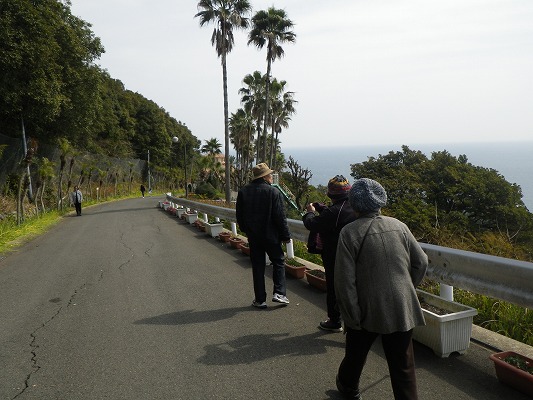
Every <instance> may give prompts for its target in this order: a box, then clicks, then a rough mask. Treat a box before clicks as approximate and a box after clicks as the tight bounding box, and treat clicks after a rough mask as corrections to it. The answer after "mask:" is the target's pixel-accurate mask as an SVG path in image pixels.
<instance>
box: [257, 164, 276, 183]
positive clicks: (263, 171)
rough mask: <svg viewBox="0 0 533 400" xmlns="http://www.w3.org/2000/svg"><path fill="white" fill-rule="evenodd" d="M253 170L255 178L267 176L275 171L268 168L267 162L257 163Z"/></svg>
mask: <svg viewBox="0 0 533 400" xmlns="http://www.w3.org/2000/svg"><path fill="white" fill-rule="evenodd" d="M252 172H253V174H254V180H256V179H259V178H262V177H264V176H267V175H269V174H271V173H272V172H274V171H272V170H271V169H270V168H268V165H266V163H260V164H257V165H256V166H255V167H253V169H252Z"/></svg>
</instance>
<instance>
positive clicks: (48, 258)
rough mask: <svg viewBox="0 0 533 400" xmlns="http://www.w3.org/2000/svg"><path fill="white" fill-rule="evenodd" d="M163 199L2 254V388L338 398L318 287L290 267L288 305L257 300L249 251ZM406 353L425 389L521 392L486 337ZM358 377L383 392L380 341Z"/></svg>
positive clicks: (106, 207) (18, 395) (85, 219)
mask: <svg viewBox="0 0 533 400" xmlns="http://www.w3.org/2000/svg"><path fill="white" fill-rule="evenodd" d="M158 200H159V199H158V198H144V199H142V198H139V199H131V200H125V201H120V202H114V203H108V204H103V205H100V206H97V207H90V208H85V209H84V210H83V215H82V216H81V217H76V216H69V217H66V218H64V220H63V221H62V222H61V223H60V224H58V225H57V226H56V227H54V228H53V229H52V230H51V231H49V232H48V233H46V234H45V235H43V236H41V237H39V238H37V239H35V240H33V241H31V242H30V243H28V244H26V245H24V246H23V247H21V248H20V249H19V250H18V251H17V252H15V253H12V254H10V255H8V256H7V257H5V258H4V259H2V260H1V261H0V400H7V399H21V400H22V399H91V400H92V399H117V400H118V399H129V400H132V399H165V400H170V399H184V400H185V399H257V400H261V399H272V400H281V399H296V400H299V399H302V400H303V399H305V400H312V399H340V398H341V397H340V396H339V394H338V393H337V392H336V390H335V374H336V370H337V367H338V365H339V363H340V361H341V359H342V356H343V351H344V336H343V335H342V334H328V333H325V332H322V331H320V330H318V329H317V328H316V327H317V324H318V322H319V321H320V320H321V319H323V318H324V317H325V311H324V310H325V294H323V293H321V292H318V291H316V290H315V289H313V288H311V287H309V285H308V284H307V283H306V282H305V280H294V279H290V278H288V293H287V295H288V297H289V299H290V301H291V304H290V305H289V306H287V307H283V306H279V305H276V304H275V303H269V308H268V309H266V310H257V309H254V308H252V307H251V306H250V304H251V301H252V299H253V291H252V277H251V269H250V266H249V261H248V259H247V257H246V256H244V255H242V254H241V253H240V252H238V251H237V250H232V249H230V248H229V247H228V246H227V245H225V244H223V243H221V242H219V241H218V240H215V239H213V238H210V237H208V236H207V235H205V234H204V233H201V232H199V231H197V230H195V229H194V228H193V227H191V226H190V225H186V224H184V223H182V222H179V220H178V219H176V218H175V217H172V216H170V215H169V214H168V213H165V212H164V211H162V210H161V209H160V208H158V207H157V201H158ZM271 288H272V283H271V280H270V279H267V291H270V290H271ZM415 352H416V361H417V367H418V370H417V371H418V380H419V390H420V398H421V399H428V400H429V399H431V400H440V399H451V398H453V399H454V400H462V399H483V400H500V399H518V400H522V399H526V398H527V397H526V396H524V395H521V394H520V393H518V392H516V391H514V390H512V389H509V388H507V387H505V386H503V385H501V384H500V383H499V382H498V381H497V380H496V378H495V375H494V371H493V366H492V363H490V361H489V360H488V356H489V354H490V353H491V351H490V350H488V349H486V348H483V347H481V346H477V345H476V344H472V345H471V347H470V349H469V350H468V352H467V354H465V355H462V356H459V355H452V356H451V357H449V358H446V359H440V358H438V357H436V356H434V355H433V353H432V352H431V350H429V349H427V348H425V347H424V346H422V345H418V344H416V346H415ZM362 389H363V396H364V399H365V400H369V399H380V400H381V399H391V398H392V391H391V388H390V383H389V377H388V371H387V368H386V362H385V360H384V358H383V352H382V350H381V346H380V344H379V343H377V344H376V345H375V346H374V349H373V351H372V352H371V354H370V356H369V359H368V362H367V366H366V368H365V370H364V375H363V379H362Z"/></svg>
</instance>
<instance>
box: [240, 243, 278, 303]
mask: <svg viewBox="0 0 533 400" xmlns="http://www.w3.org/2000/svg"><path fill="white" fill-rule="evenodd" d="M248 244H249V245H250V261H251V262H252V274H253V280H254V293H255V301H257V302H259V303H262V302H264V301H266V290H265V268H266V256H265V254H268V258H270V261H271V262H272V268H273V270H272V280H273V281H274V291H273V293H279V294H281V295H283V296H285V295H286V293H287V289H286V287H285V262H284V261H285V255H284V254H283V249H282V248H281V243H265V242H264V241H262V240H256V239H252V238H248Z"/></svg>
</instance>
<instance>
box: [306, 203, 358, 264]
mask: <svg viewBox="0 0 533 400" xmlns="http://www.w3.org/2000/svg"><path fill="white" fill-rule="evenodd" d="M317 211H319V212H320V214H319V215H315V214H314V213H312V212H308V213H306V214H304V216H303V217H302V220H303V223H304V225H305V227H306V228H307V229H309V230H310V231H313V232H318V233H320V238H321V239H322V246H323V250H322V260H323V261H324V264H325V263H326V262H328V264H330V263H335V254H336V252H337V243H338V242H339V234H340V231H341V229H342V228H343V227H344V226H345V225H346V224H348V223H350V222H352V221H355V213H354V212H353V210H352V207H351V206H350V202H349V201H348V197H347V196H346V197H343V198H341V199H337V200H334V201H333V204H332V205H330V206H329V207H325V208H324V209H323V210H317ZM328 266H329V265H328Z"/></svg>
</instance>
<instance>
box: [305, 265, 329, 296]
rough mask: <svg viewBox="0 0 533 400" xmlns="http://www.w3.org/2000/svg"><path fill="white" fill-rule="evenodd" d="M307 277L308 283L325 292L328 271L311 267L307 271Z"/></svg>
mask: <svg viewBox="0 0 533 400" xmlns="http://www.w3.org/2000/svg"><path fill="white" fill-rule="evenodd" d="M305 278H306V279H307V283H309V284H310V285H311V286H313V287H315V288H317V289H318V290H321V291H323V292H325V291H326V290H327V286H326V273H325V272H324V271H322V270H320V269H309V270H307V271H305Z"/></svg>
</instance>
